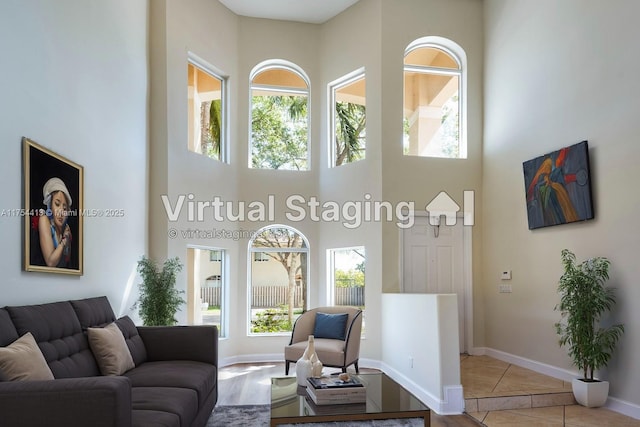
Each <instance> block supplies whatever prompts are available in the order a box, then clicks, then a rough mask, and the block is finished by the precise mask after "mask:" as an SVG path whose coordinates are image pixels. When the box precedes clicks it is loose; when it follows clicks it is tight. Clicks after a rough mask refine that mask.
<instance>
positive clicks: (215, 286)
mask: <svg viewBox="0 0 640 427" xmlns="http://www.w3.org/2000/svg"><path fill="white" fill-rule="evenodd" d="M226 254H227V253H226V251H225V250H224V249H206V248H188V257H187V258H188V259H189V260H190V262H191V265H190V266H189V269H188V276H189V277H190V281H191V280H193V281H194V282H195V283H194V285H195V289H196V291H197V293H196V295H197V296H198V297H199V298H197V299H195V302H198V304H199V306H194V307H191V308H190V309H189V310H193V311H194V312H195V323H197V324H203V325H216V326H217V327H218V333H219V336H220V337H221V338H224V337H226V336H227V332H228V331H227V327H226V326H227V325H226V320H225V319H227V318H228V317H227V315H228V313H227V303H226V301H227V300H226V296H227V295H226V292H227V286H228V283H227V280H226V269H225V257H226Z"/></svg>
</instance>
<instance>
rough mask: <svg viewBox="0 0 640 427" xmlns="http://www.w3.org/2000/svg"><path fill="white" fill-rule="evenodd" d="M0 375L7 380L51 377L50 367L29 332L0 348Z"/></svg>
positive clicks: (32, 379)
mask: <svg viewBox="0 0 640 427" xmlns="http://www.w3.org/2000/svg"><path fill="white" fill-rule="evenodd" d="M0 377H2V378H3V379H4V380H7V381H23V380H26V381H44V380H52V379H53V374H52V373H51V369H49V366H48V365H47V361H46V360H44V356H43V355H42V352H41V351H40V348H38V344H36V340H34V339H33V335H31V333H30V332H27V333H26V334H24V335H23V336H21V337H20V338H18V339H17V340H16V341H14V342H12V343H11V344H9V345H8V346H6V347H2V348H0Z"/></svg>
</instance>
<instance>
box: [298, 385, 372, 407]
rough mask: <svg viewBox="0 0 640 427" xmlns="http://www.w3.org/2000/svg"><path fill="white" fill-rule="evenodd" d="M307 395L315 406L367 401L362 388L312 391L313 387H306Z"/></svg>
mask: <svg viewBox="0 0 640 427" xmlns="http://www.w3.org/2000/svg"><path fill="white" fill-rule="evenodd" d="M307 394H308V395H309V398H310V399H311V400H312V401H313V403H315V404H316V405H346V404H352V403H364V402H366V401H367V393H366V390H365V388H364V387H346V388H343V389H314V388H313V387H307Z"/></svg>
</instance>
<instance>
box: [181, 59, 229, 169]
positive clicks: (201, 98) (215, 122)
mask: <svg viewBox="0 0 640 427" xmlns="http://www.w3.org/2000/svg"><path fill="white" fill-rule="evenodd" d="M199 61H200V60H198V59H196V58H195V57H193V56H191V55H190V58H189V63H188V64H187V75H188V81H187V85H188V100H189V106H188V113H187V117H188V121H189V126H188V129H189V139H188V147H189V150H190V151H193V152H194V153H199V154H203V155H205V156H208V157H210V158H212V159H216V160H220V161H224V162H226V161H228V159H227V158H226V148H225V139H226V138H225V133H226V126H225V120H226V111H225V109H226V102H225V91H226V87H225V86H226V80H225V79H224V78H223V77H221V76H220V75H219V74H217V73H215V72H214V71H212V67H210V66H207V67H205V66H204V65H200V63H199Z"/></svg>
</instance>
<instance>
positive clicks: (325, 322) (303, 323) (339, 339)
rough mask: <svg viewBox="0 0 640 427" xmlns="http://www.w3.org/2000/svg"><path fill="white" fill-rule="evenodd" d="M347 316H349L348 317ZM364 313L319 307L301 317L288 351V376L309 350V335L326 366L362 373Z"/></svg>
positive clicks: (349, 308)
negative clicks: (361, 354) (352, 367)
mask: <svg viewBox="0 0 640 427" xmlns="http://www.w3.org/2000/svg"><path fill="white" fill-rule="evenodd" d="M345 315H346V316H345ZM361 331H362V310H360V309H358V308H356V307H348V306H333V307H318V308H313V309H311V310H308V311H306V312H304V313H302V314H301V315H300V317H298V319H297V320H296V322H295V324H294V325H293V331H292V332H291V341H290V342H289V345H287V346H286V347H285V348H284V360H285V373H286V374H287V375H288V374H289V364H290V363H295V362H296V361H297V360H298V359H300V357H302V354H303V353H304V350H305V348H307V342H308V339H309V335H313V336H314V342H315V350H316V354H317V355H318V358H319V359H320V361H321V362H322V364H323V365H324V366H331V367H335V368H342V372H346V371H347V367H348V366H349V365H352V364H353V365H354V367H355V369H356V372H359V370H358V358H359V357H360V334H361Z"/></svg>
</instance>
